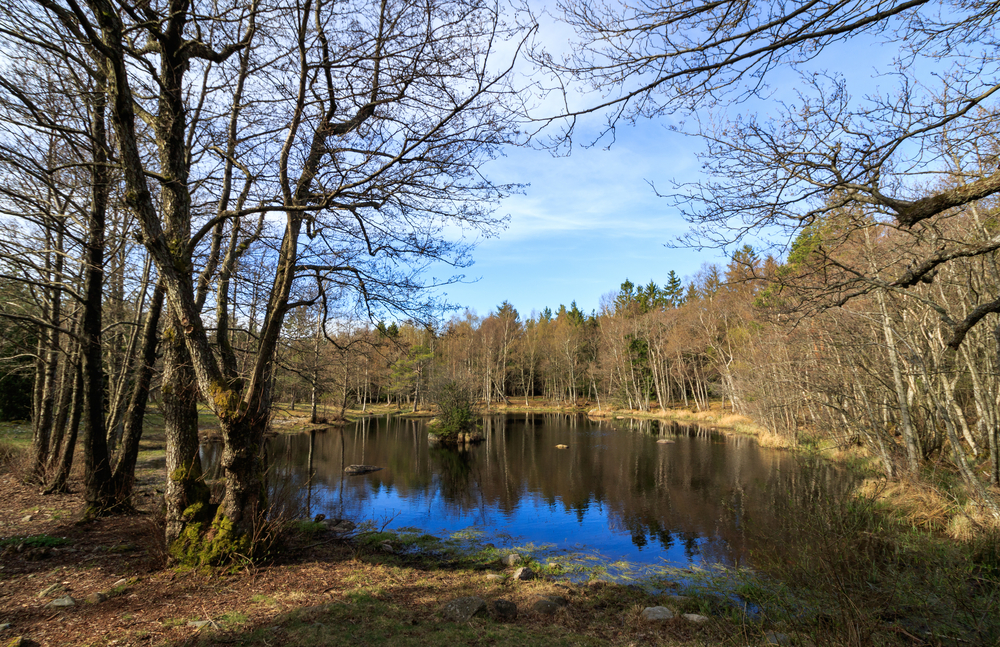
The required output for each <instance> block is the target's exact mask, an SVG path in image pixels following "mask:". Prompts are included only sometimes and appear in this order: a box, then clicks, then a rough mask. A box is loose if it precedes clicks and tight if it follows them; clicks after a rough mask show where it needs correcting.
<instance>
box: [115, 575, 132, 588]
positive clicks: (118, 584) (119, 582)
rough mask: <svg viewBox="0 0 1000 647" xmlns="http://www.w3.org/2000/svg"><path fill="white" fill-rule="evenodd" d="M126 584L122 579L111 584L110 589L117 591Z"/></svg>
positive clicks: (126, 581) (125, 580)
mask: <svg viewBox="0 0 1000 647" xmlns="http://www.w3.org/2000/svg"><path fill="white" fill-rule="evenodd" d="M126 584H128V580H127V579H125V578H124V577H123V578H122V579H120V580H118V581H117V582H115V583H114V584H112V585H111V588H113V589H117V588H118V587H119V586H125V585H126Z"/></svg>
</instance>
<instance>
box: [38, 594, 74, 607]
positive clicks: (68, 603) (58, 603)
mask: <svg viewBox="0 0 1000 647" xmlns="http://www.w3.org/2000/svg"><path fill="white" fill-rule="evenodd" d="M45 606H46V607H47V608H52V609H65V608H68V607H75V606H76V600H74V599H73V598H72V597H70V596H68V595H64V596H63V597H61V598H56V599H55V600H53V601H52V602H49V603H48V604H46V605H45Z"/></svg>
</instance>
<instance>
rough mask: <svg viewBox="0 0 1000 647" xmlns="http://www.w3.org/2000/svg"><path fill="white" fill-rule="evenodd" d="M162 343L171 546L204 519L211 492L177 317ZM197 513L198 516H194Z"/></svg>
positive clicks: (193, 387) (195, 391) (192, 380)
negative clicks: (203, 461) (204, 471)
mask: <svg viewBox="0 0 1000 647" xmlns="http://www.w3.org/2000/svg"><path fill="white" fill-rule="evenodd" d="M162 346H163V387H162V393H163V424H164V433H165V435H166V446H167V476H168V478H167V486H166V492H165V494H164V503H165V504H166V539H167V544H168V545H170V544H171V543H173V542H174V541H175V540H176V539H177V538H178V537H180V536H181V535H182V534H183V533H184V530H185V527H186V526H187V524H188V523H189V522H198V521H202V520H203V519H202V518H201V517H202V515H203V514H207V512H208V510H207V506H208V504H209V494H210V493H209V489H208V487H207V485H206V484H205V482H204V478H203V474H202V466H201V458H200V456H199V453H198V449H199V444H198V408H197V404H198V386H197V384H196V382H195V377H194V371H193V369H192V367H191V357H190V355H189V354H188V351H187V347H186V346H185V344H184V340H183V337H182V336H181V334H180V331H179V329H178V322H177V318H176V317H173V316H171V317H170V325H168V326H167V328H166V330H165V331H164V338H163V342H162ZM194 512H197V513H198V514H197V515H195V514H193V513H194ZM195 516H197V517H198V519H194V517H195Z"/></svg>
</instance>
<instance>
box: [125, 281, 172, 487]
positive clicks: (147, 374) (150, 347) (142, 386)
mask: <svg viewBox="0 0 1000 647" xmlns="http://www.w3.org/2000/svg"><path fill="white" fill-rule="evenodd" d="M162 309H163V285H162V284H160V283H157V284H156V289H155V290H154V291H153V300H152V302H151V303H150V304H149V312H148V313H147V314H146V323H145V324H144V325H143V329H142V353H141V355H140V357H139V364H138V366H137V367H136V374H135V380H134V382H135V384H134V386H133V387H132V397H131V398H130V399H129V403H128V409H127V410H126V413H125V420H124V428H123V431H122V439H121V443H119V445H118V452H117V453H116V455H115V467H114V476H113V478H114V492H115V497H116V498H117V500H118V501H119V502H122V503H124V502H126V501H128V500H130V499H131V497H132V489H133V486H134V485H135V463H136V459H137V458H138V456H139V440H140V439H141V438H142V426H143V419H144V418H145V415H146V403H147V402H148V400H149V384H150V382H151V381H152V378H153V365H154V364H155V363H156V342H157V338H156V328H157V325H158V324H159V321H160V311H161V310H162Z"/></svg>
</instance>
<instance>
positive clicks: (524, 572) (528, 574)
mask: <svg viewBox="0 0 1000 647" xmlns="http://www.w3.org/2000/svg"><path fill="white" fill-rule="evenodd" d="M514 579H515V580H533V579H535V571H533V570H531V569H530V568H528V567H527V566H522V567H521V568H519V569H517V570H516V571H514Z"/></svg>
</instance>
